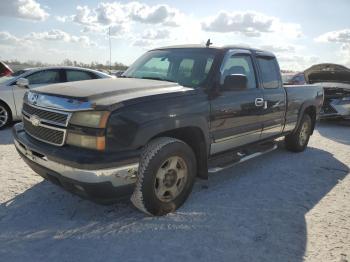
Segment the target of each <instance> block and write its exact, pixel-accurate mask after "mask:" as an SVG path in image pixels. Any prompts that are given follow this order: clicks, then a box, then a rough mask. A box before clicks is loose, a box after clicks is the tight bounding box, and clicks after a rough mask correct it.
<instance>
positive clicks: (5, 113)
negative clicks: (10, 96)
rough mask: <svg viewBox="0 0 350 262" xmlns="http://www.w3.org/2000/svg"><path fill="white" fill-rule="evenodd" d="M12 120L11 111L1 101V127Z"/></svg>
mask: <svg viewBox="0 0 350 262" xmlns="http://www.w3.org/2000/svg"><path fill="white" fill-rule="evenodd" d="M11 122H12V117H11V111H10V109H9V108H8V106H7V105H5V104H4V103H1V102H0V129H3V128H5V127H6V126H7V125H8V124H9V123H11Z"/></svg>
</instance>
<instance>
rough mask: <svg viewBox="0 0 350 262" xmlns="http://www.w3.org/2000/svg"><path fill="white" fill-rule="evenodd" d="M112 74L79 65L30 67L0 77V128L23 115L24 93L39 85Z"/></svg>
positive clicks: (105, 76) (104, 76)
mask: <svg viewBox="0 0 350 262" xmlns="http://www.w3.org/2000/svg"><path fill="white" fill-rule="evenodd" d="M111 77H112V76H110V75H107V74H104V73H101V72H98V71H95V70H90V69H84V68H79V67H42V68H28V69H24V70H20V71H18V72H15V73H13V74H12V75H10V76H5V77H1V78H0V129H2V128H4V127H6V126H7V125H8V124H9V123H11V122H12V121H15V120H20V119H21V117H22V114H21V111H22V104H23V96H24V93H25V92H27V91H28V90H32V89H35V88H37V87H39V86H43V85H49V84H54V83H63V82H73V81H81V80H91V79H100V78H111Z"/></svg>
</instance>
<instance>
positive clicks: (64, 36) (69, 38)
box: [25, 29, 96, 46]
mask: <svg viewBox="0 0 350 262" xmlns="http://www.w3.org/2000/svg"><path fill="white" fill-rule="evenodd" d="M25 39H28V40H46V41H62V42H66V43H81V44H83V45H84V46H96V43H95V42H93V41H91V40H90V38H89V37H87V36H75V35H71V34H69V33H67V32H64V31H62V30H59V29H52V30H50V31H45V32H32V33H30V34H29V35H28V36H26V37H25Z"/></svg>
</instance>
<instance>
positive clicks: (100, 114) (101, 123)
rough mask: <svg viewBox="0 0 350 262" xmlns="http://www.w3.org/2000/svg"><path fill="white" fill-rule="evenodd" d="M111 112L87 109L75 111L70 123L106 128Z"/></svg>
mask: <svg viewBox="0 0 350 262" xmlns="http://www.w3.org/2000/svg"><path fill="white" fill-rule="evenodd" d="M109 114H110V112H107V111H85V112H76V113H73V115H72V117H71V119H70V121H69V123H71V124H73V125H78V126H86V127H93V128H105V127H106V124H107V120H108V117H109Z"/></svg>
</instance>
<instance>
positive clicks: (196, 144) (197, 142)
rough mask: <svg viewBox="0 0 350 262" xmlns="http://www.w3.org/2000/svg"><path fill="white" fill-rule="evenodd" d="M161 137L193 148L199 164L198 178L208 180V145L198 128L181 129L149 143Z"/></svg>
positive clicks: (162, 134)
mask: <svg viewBox="0 0 350 262" xmlns="http://www.w3.org/2000/svg"><path fill="white" fill-rule="evenodd" d="M159 137H172V138H176V139H179V140H181V141H183V142H185V143H186V144H187V145H189V146H190V147H191V149H192V150H193V152H194V154H195V156H196V162H197V176H198V177H200V178H203V179H207V178H208V163H207V161H208V144H207V141H206V139H205V135H204V132H203V130H202V129H201V128H199V127H197V126H186V127H179V128H176V129H172V130H167V131H164V132H161V133H158V134H157V135H155V136H153V137H152V138H151V139H150V140H149V141H151V140H153V139H155V138H159Z"/></svg>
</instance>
